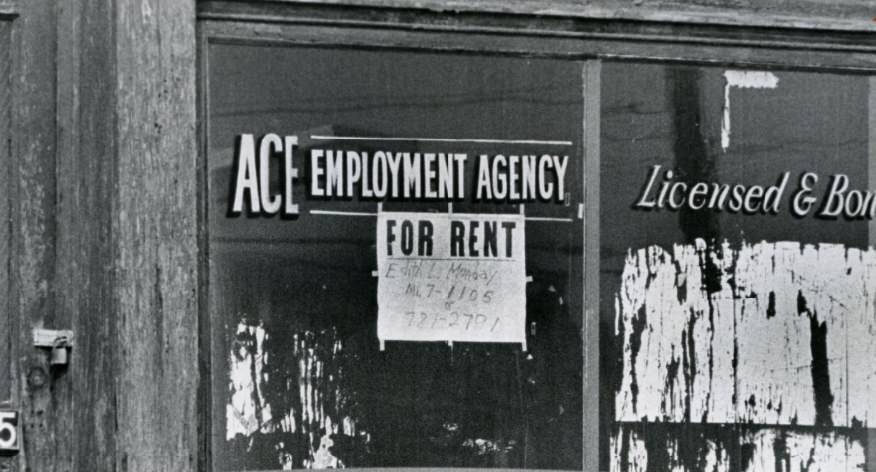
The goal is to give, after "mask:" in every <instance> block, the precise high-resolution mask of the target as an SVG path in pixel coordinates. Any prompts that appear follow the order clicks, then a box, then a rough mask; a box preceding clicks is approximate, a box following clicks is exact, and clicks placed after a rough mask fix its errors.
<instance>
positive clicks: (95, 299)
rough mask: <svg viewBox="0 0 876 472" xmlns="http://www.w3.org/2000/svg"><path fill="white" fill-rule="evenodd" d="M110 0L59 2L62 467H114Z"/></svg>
mask: <svg viewBox="0 0 876 472" xmlns="http://www.w3.org/2000/svg"><path fill="white" fill-rule="evenodd" d="M111 5H112V2H110V1H71V2H64V3H62V4H59V5H58V7H59V9H58V15H59V19H58V38H59V41H58V56H57V64H58V72H57V73H58V79H57V81H58V90H57V97H58V109H57V112H56V113H57V122H58V164H57V174H58V203H57V209H56V218H57V221H58V234H57V248H56V260H55V267H56V269H55V270H56V274H57V275H56V288H55V296H56V303H55V304H56V307H57V315H56V317H57V321H58V322H59V326H58V327H61V328H66V327H69V328H71V329H73V330H74V332H75V333H76V335H77V342H76V346H75V348H74V349H73V351H72V352H71V355H70V366H69V367H68V368H67V369H66V371H62V373H61V374H60V375H58V376H56V378H55V380H54V381H53V385H52V387H53V388H58V387H59V386H64V387H65V388H69V393H68V394H67V395H66V397H65V398H64V399H63V400H64V401H61V402H57V403H56V404H55V405H54V407H55V409H56V410H55V418H56V420H55V424H54V425H53V427H54V428H56V429H57V430H58V431H63V433H64V438H63V439H62V438H59V440H58V449H59V452H58V454H59V458H58V467H59V469H58V470H65V469H61V468H60V465H61V464H62V462H61V459H62V458H63V460H64V462H63V464H64V465H65V466H66V467H67V469H66V470H112V469H113V467H114V463H115V457H116V454H115V452H116V451H115V435H116V427H117V426H116V424H115V419H116V418H115V405H114V403H115V398H116V395H117V389H116V385H115V380H114V379H115V378H116V375H115V373H116V372H117V370H118V368H119V366H118V365H117V364H115V360H116V358H117V356H116V355H115V353H116V352H117V351H118V350H119V348H120V345H119V343H118V342H116V341H115V340H114V337H113V336H114V324H115V316H114V315H115V303H114V298H113V297H112V296H111V293H112V281H113V278H112V273H113V272H112V270H111V267H112V265H111V264H112V246H111V244H112V240H113V239H112V235H111V232H110V230H111V222H112V217H113V203H112V196H113V185H114V184H115V177H114V171H113V169H114V165H113V162H114V159H115V154H114V134H113V131H114V129H115V127H114V124H113V121H112V119H111V118H110V117H112V116H114V109H113V107H112V104H113V88H112V87H113V85H114V84H115V80H114V69H113V60H112V58H113V56H114V52H115V49H114V47H113V44H112V37H113V36H112V21H113V16H112V10H111Z"/></svg>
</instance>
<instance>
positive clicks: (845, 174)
mask: <svg viewBox="0 0 876 472" xmlns="http://www.w3.org/2000/svg"><path fill="white" fill-rule="evenodd" d="M869 81H870V79H869V78H868V77H865V76H856V75H839V74H827V73H808V72H792V71H777V70H773V71H755V70H736V69H726V68H720V67H696V66H682V65H658V64H625V63H607V64H604V65H603V81H602V84H603V86H602V103H601V110H602V123H601V125H602V139H601V148H602V156H601V172H600V178H601V185H602V187H601V188H602V194H601V198H600V205H601V216H600V226H601V249H600V269H601V279H600V280H601V283H600V300H601V302H600V305H601V306H600V312H601V327H602V334H601V348H602V351H601V359H602V362H601V370H602V372H603V377H602V378H603V385H602V396H601V398H602V402H601V407H602V410H603V415H602V419H603V421H602V431H603V434H602V440H603V447H602V450H603V452H604V454H605V456H604V457H603V463H604V464H605V463H608V464H609V465H610V467H611V469H612V470H617V471H629V470H645V467H647V470H690V471H693V470H866V463H867V435H868V430H867V428H872V427H873V423H872V422H873V417H874V415H876V400H874V399H876V396H874V395H873V392H874V390H876V368H874V363H873V360H874V359H876V317H874V310H876V305H874V304H876V292H874V290H876V251H874V250H873V249H872V246H873V241H874V239H873V238H874V236H873V234H874V233H873V231H872V229H871V228H872V226H871V225H872V223H871V221H872V219H873V217H874V216H876V199H874V192H873V191H872V190H871V189H872V188H873V177H872V176H873V175H874V173H873V170H872V169H873V168H872V165H871V164H870V162H871V160H872V149H873V144H872V143H871V142H870V138H869V137H868V136H869V135H868V127H872V126H873V124H872V123H870V121H869V118H868V117H869V116H870V112H869V110H868V103H869V102H870V99H869V98H868V97H870V96H871V94H872V91H871V90H870V86H869ZM870 431H871V432H872V430H870ZM871 437H872V436H871Z"/></svg>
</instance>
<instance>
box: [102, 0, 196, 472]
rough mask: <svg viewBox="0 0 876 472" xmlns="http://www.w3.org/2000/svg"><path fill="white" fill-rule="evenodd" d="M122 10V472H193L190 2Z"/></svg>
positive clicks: (118, 224) (118, 241) (126, 5)
mask: <svg viewBox="0 0 876 472" xmlns="http://www.w3.org/2000/svg"><path fill="white" fill-rule="evenodd" d="M115 9H116V13H115V20H116V24H115V26H116V34H115V40H116V44H115V48H116V49H115V59H116V61H117V64H116V82H115V84H114V87H115V90H116V100H117V103H116V111H115V113H116V117H117V122H116V126H117V128H116V137H117V139H118V141H117V146H118V152H117V161H116V163H117V175H118V187H117V192H118V194H117V201H116V204H115V208H114V211H113V215H114V221H113V237H114V238H115V246H114V259H113V260H114V264H113V265H114V267H116V272H115V287H114V294H115V296H116V297H117V299H118V303H119V306H118V313H117V314H116V315H117V316H118V323H119V326H118V339H119V342H120V345H119V349H118V351H117V355H118V358H119V361H118V362H119V366H118V373H117V382H118V389H119V396H118V397H117V398H118V412H117V416H118V418H119V423H120V424H122V425H124V427H123V428H121V429H120V431H118V437H117V440H118V441H119V457H117V459H116V460H117V468H118V469H119V470H144V471H145V470H166V471H174V470H193V469H194V468H195V467H196V465H197V455H196V451H197V445H198V431H197V424H198V422H197V419H198V413H197V411H196V410H197V408H196V405H197V401H196V400H197V399H196V394H197V386H198V377H199V373H198V364H197V359H198V304H197V301H198V291H197V286H198V272H197V267H198V266H197V261H198V257H197V256H198V241H197V230H198V224H197V223H198V220H197V215H198V212H197V209H198V198H197V195H198V191H197V189H198V179H197V161H198V159H197V155H198V146H197V136H196V133H195V120H196V110H197V108H196V104H195V90H196V88H195V47H194V46H195V5H194V2H193V1H182V2H181V1H178V0H146V1H140V0H119V1H117V2H115ZM146 386H149V388H145V387H146ZM144 438H146V440H145V441H144Z"/></svg>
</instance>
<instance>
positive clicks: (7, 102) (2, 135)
mask: <svg viewBox="0 0 876 472" xmlns="http://www.w3.org/2000/svg"><path fill="white" fill-rule="evenodd" d="M11 28H12V26H11V24H10V23H9V22H6V21H0V45H2V46H0V189H2V190H0V255H2V256H0V300H2V301H0V326H4V327H6V328H7V329H4V331H3V334H2V335H0V404H3V403H7V404H8V403H11V401H12V397H11V394H12V385H13V383H14V377H13V375H12V365H11V363H12V359H14V357H13V355H12V342H13V340H14V338H13V335H12V330H11V329H8V328H11V327H12V322H13V319H12V311H11V307H12V305H11V304H10V302H9V300H10V298H11V295H12V292H11V291H10V283H11V278H10V275H11V274H10V273H9V268H10V258H11V257H12V256H11V254H12V251H10V249H11V247H10V243H11V239H10V238H11V232H10V227H9V221H10V217H11V215H10V203H11V197H12V196H11V195H10V189H11V188H12V185H11V183H12V182H11V178H12V176H11V174H10V168H11V167H12V166H11V165H10V164H11V162H10V159H11V156H10V154H9V145H8V143H9V138H10V132H11V130H10V128H9V125H10V120H9V118H10V110H11V109H12V106H11V105H12V102H11V98H12V96H11V94H10V93H9V86H10V83H11V79H12V77H11V73H12V68H11V67H10V50H11V49H12V47H11V46H12V44H11V41H12V35H11V32H12V31H11ZM4 143H5V144H4Z"/></svg>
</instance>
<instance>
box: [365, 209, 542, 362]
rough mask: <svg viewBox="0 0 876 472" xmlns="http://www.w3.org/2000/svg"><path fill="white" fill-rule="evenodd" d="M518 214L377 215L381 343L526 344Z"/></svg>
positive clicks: (522, 230)
mask: <svg viewBox="0 0 876 472" xmlns="http://www.w3.org/2000/svg"><path fill="white" fill-rule="evenodd" d="M524 221H525V220H524V218H523V216H522V215H507V214H505V215H500V214H461V213H455V214H446V213H444V214H442V213H407V212H381V213H379V214H378V218H377V268H378V277H379V279H378V284H377V304H378V318H377V336H378V338H379V339H380V340H381V341H387V340H402V341H462V342H496V343H521V344H524V347H525V343H526V257H525V227H524Z"/></svg>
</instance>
